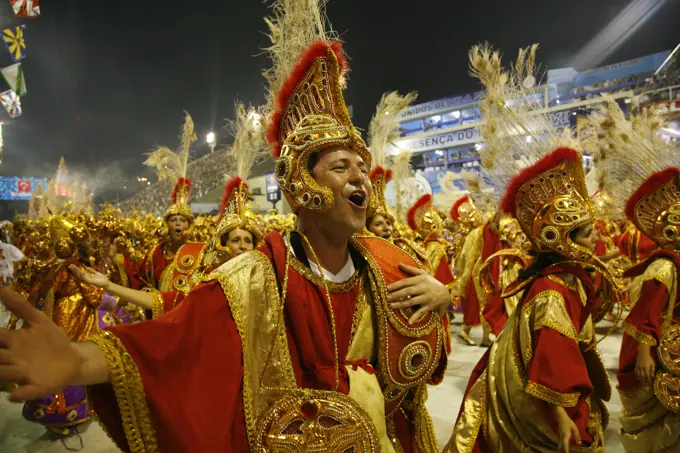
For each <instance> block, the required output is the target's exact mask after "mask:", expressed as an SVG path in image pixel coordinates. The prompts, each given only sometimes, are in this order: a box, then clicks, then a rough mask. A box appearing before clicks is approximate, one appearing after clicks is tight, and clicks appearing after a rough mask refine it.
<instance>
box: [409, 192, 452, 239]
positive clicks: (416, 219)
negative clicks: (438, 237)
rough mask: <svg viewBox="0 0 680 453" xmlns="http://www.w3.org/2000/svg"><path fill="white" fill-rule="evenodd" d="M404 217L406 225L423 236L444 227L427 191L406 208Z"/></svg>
mask: <svg viewBox="0 0 680 453" xmlns="http://www.w3.org/2000/svg"><path fill="white" fill-rule="evenodd" d="M406 218H407V220H408V226H410V227H411V229H412V230H413V231H415V232H416V233H418V234H420V235H421V236H423V237H426V236H427V235H429V234H432V233H436V232H438V231H441V230H442V228H443V227H444V221H443V220H442V218H441V216H440V215H439V212H438V211H437V210H436V209H435V207H434V202H433V201H432V195H430V194H429V193H427V194H425V195H423V196H422V197H420V198H419V199H418V201H416V202H415V204H414V205H413V206H412V207H411V209H409V210H408V213H407V215H406Z"/></svg>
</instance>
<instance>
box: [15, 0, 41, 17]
mask: <svg viewBox="0 0 680 453" xmlns="http://www.w3.org/2000/svg"><path fill="white" fill-rule="evenodd" d="M9 3H10V4H11V5H12V9H13V10H14V15H15V16H17V17H40V0H9Z"/></svg>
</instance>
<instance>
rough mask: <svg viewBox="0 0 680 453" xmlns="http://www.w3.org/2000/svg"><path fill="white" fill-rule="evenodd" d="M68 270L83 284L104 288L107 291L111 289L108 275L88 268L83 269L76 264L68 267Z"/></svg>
mask: <svg viewBox="0 0 680 453" xmlns="http://www.w3.org/2000/svg"><path fill="white" fill-rule="evenodd" d="M68 270H70V271H71V273H72V274H73V275H74V276H75V277H76V278H77V279H78V280H80V281H81V282H83V283H87V284H88V285H92V286H96V287H97V288H102V289H104V290H106V289H107V288H108V287H109V284H110V282H109V279H108V277H107V276H106V275H104V274H102V273H101V272H97V271H96V270H94V269H92V268H91V267H88V268H87V269H82V268H80V267H78V266H76V265H74V264H71V265H70V266H69V267H68Z"/></svg>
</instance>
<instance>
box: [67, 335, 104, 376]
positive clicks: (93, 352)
mask: <svg viewBox="0 0 680 453" xmlns="http://www.w3.org/2000/svg"><path fill="white" fill-rule="evenodd" d="M71 347H72V348H73V351H74V352H75V353H76V355H77V356H78V361H79V366H78V376H77V378H76V382H74V383H73V384H74V385H94V384H105V383H107V382H109V379H110V374H109V366H108V364H107V363H106V356H105V355H104V353H103V352H102V350H101V349H99V347H98V346H97V345H96V344H94V343H92V342H89V341H84V342H80V343H71Z"/></svg>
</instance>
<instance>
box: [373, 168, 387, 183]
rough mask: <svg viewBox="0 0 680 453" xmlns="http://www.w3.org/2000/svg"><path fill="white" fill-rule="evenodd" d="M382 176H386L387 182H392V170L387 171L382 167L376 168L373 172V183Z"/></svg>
mask: <svg viewBox="0 0 680 453" xmlns="http://www.w3.org/2000/svg"><path fill="white" fill-rule="evenodd" d="M381 174H384V175H385V181H386V182H390V181H392V170H385V169H384V168H382V167H380V166H377V167H375V168H374V169H373V171H372V172H371V176H370V178H371V181H374V180H375V178H376V177H377V176H378V175H381Z"/></svg>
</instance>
